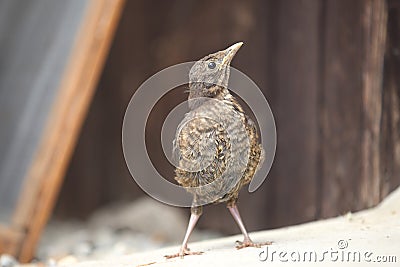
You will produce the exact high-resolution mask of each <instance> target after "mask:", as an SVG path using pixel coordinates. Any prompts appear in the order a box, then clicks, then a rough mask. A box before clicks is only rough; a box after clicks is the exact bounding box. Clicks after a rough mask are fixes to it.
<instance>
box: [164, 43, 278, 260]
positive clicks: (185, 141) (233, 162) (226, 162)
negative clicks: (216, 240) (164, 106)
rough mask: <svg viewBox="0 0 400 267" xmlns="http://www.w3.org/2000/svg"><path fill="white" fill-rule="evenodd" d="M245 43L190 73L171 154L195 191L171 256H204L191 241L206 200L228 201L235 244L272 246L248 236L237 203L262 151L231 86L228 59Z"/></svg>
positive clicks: (180, 178)
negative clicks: (239, 238) (238, 235)
mask: <svg viewBox="0 0 400 267" xmlns="http://www.w3.org/2000/svg"><path fill="white" fill-rule="evenodd" d="M242 44H243V43H242V42H239V43H236V44H234V45H232V46H230V47H228V48H227V49H225V50H222V51H219V52H216V53H213V54H210V55H208V56H206V57H204V58H202V59H200V60H199V61H197V62H196V63H195V64H194V65H193V67H192V68H191V70H190V72H189V108H190V112H189V113H187V114H186V115H185V117H184V119H183V120H182V122H181V123H180V124H179V126H178V129H177V132H176V135H175V140H174V146H173V147H174V152H173V154H174V157H175V158H176V159H177V163H178V167H177V168H176V170H175V180H176V181H177V182H178V183H179V184H180V185H182V186H184V187H185V188H186V189H187V190H188V191H189V192H191V193H192V194H193V204H192V208H191V216H190V220H189V225H188V228H187V231H186V235H185V237H184V240H183V243H182V246H181V249H180V251H179V253H176V254H173V255H168V256H166V257H167V258H173V257H178V256H179V257H181V258H183V256H184V255H197V254H201V252H193V251H190V250H189V248H188V247H187V243H188V239H189V236H190V234H191V233H192V231H193V229H194V227H195V225H196V223H197V221H198V219H199V217H200V215H201V214H202V206H203V205H205V204H208V203H221V202H226V203H227V207H228V209H229V211H230V212H231V214H232V216H233V218H234V219H235V221H236V223H237V224H238V226H239V228H240V230H241V231H242V233H243V235H244V240H243V242H238V244H237V246H236V248H238V249H240V248H244V247H260V246H262V245H267V244H270V242H265V243H254V242H253V241H252V240H251V239H250V237H249V235H248V233H247V231H246V228H245V226H244V224H243V222H242V219H241V217H240V214H239V211H238V208H237V206H236V202H237V199H238V195H239V190H240V189H241V188H242V186H244V185H245V184H248V183H249V182H250V181H251V179H252V178H253V176H254V174H255V172H256V171H257V168H258V167H259V166H260V165H261V164H262V160H263V153H264V152H263V149H262V146H261V144H260V141H259V138H258V133H257V128H256V127H255V124H254V122H253V121H252V120H251V119H250V118H249V117H248V116H247V115H246V114H245V113H244V111H243V108H242V107H241V106H240V104H239V103H238V102H237V100H236V99H235V98H234V97H233V96H232V95H231V93H230V92H229V90H228V88H227V86H228V79H229V74H230V69H229V66H230V63H231V61H232V59H233V57H234V56H235V54H236V52H237V51H238V50H239V48H240V47H241V46H242Z"/></svg>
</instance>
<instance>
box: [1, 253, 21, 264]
mask: <svg viewBox="0 0 400 267" xmlns="http://www.w3.org/2000/svg"><path fill="white" fill-rule="evenodd" d="M17 264H18V261H17V260H16V259H15V258H14V257H13V256H11V255H8V254H2V255H1V256H0V267H14V266H16V265H17Z"/></svg>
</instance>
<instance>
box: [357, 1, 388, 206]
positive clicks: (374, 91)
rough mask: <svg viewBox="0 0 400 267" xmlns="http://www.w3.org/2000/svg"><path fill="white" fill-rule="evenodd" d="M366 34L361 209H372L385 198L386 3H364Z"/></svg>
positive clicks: (364, 29) (364, 27)
mask: <svg viewBox="0 0 400 267" xmlns="http://www.w3.org/2000/svg"><path fill="white" fill-rule="evenodd" d="M363 12H364V13H363V32H364V40H363V42H364V43H365V50H364V62H362V64H363V68H364V69H363V73H362V77H363V85H362V89H363V92H362V101H363V102H362V105H363V110H362V112H363V129H362V131H363V133H362V147H361V153H362V158H361V160H362V163H361V179H360V195H359V199H358V203H359V204H358V207H357V208H365V207H371V206H373V205H376V204H378V203H379V201H380V200H381V199H382V197H381V186H380V184H381V180H382V179H383V174H382V173H381V166H380V164H381V154H380V149H381V119H382V94H383V93H382V89H383V88H382V81H383V63H384V55H385V44H386V25H387V7H386V1H383V0H380V1H375V0H369V1H365V2H364V10H363Z"/></svg>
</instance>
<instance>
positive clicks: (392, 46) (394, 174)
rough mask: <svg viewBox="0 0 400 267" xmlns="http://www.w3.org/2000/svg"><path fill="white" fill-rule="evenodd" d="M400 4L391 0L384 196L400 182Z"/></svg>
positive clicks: (384, 106) (385, 84)
mask: <svg viewBox="0 0 400 267" xmlns="http://www.w3.org/2000/svg"><path fill="white" fill-rule="evenodd" d="M399 29H400V3H399V2H398V1H388V27H387V45H386V55H385V67H384V79H383V87H384V90H383V95H382V99H383V102H382V123H381V125H382V126H381V173H382V180H381V193H380V195H381V197H384V196H386V195H387V194H388V193H389V192H390V191H392V190H394V189H395V188H397V187H398V186H399V185H400V90H399V88H400V76H399V73H400V31H399Z"/></svg>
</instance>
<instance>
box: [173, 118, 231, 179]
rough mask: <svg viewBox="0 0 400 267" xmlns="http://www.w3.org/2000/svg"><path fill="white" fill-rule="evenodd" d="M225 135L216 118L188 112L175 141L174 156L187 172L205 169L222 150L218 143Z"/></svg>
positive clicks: (180, 166)
mask: <svg viewBox="0 0 400 267" xmlns="http://www.w3.org/2000/svg"><path fill="white" fill-rule="evenodd" d="M223 136H224V133H223V129H222V128H221V126H220V125H219V123H218V122H216V121H215V120H213V119H211V118H207V117H199V116H196V115H195V114H193V113H188V114H187V115H186V116H185V118H184V119H183V120H182V122H181V123H180V124H179V126H178V129H177V131H176V134H175V139H174V141H173V156H174V159H175V160H176V162H177V163H178V166H179V168H181V169H183V170H185V171H187V172H199V171H201V170H205V169H206V168H207V167H208V166H209V165H210V164H211V163H212V162H213V161H214V160H215V156H216V154H218V153H221V152H222V151H218V146H217V145H218V144H219V142H220V140H219V139H221V138H223ZM220 150H223V148H222V149H221V148H220Z"/></svg>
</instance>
